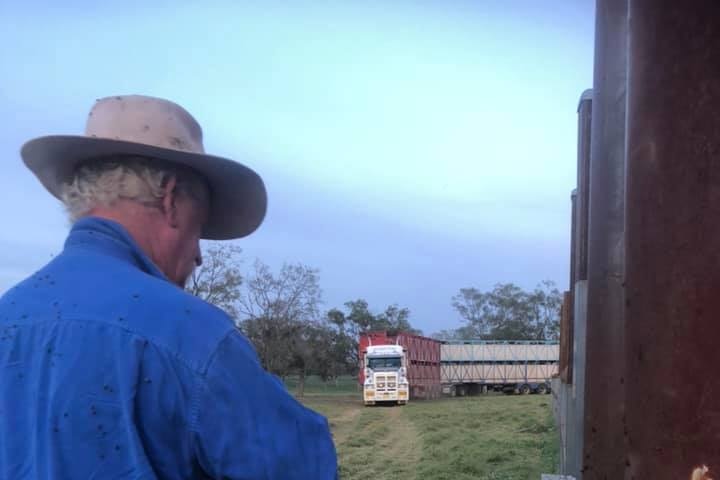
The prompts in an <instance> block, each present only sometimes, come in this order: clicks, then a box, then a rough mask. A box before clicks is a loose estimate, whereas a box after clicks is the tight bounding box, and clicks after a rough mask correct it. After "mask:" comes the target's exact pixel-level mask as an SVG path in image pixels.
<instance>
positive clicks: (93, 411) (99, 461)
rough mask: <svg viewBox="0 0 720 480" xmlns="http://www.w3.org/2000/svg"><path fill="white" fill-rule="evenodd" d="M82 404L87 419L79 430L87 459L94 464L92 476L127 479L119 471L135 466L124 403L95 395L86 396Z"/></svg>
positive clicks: (124, 471) (123, 471)
mask: <svg viewBox="0 0 720 480" xmlns="http://www.w3.org/2000/svg"><path fill="white" fill-rule="evenodd" d="M82 405H83V409H84V412H81V417H84V420H83V421H81V424H80V426H79V427H80V428H79V432H78V433H79V435H80V440H81V442H82V444H83V445H84V446H85V448H84V450H85V451H86V454H87V457H86V458H87V461H90V462H92V464H94V465H93V466H92V468H91V469H90V471H92V472H93V474H92V475H91V476H90V478H93V479H94V478H98V479H100V478H126V477H125V476H124V475H123V476H119V474H120V473H124V474H127V473H131V472H132V471H134V470H135V469H134V468H133V462H132V461H131V460H129V450H130V449H129V445H128V442H127V439H128V433H127V432H128V428H127V427H128V426H127V425H126V415H125V412H124V411H123V408H122V406H121V405H120V404H119V403H117V402H113V401H111V400H107V399H104V398H100V397H97V396H95V395H87V396H85V397H84V401H83V402H82ZM91 459H92V460H91ZM128 470H129V471H128ZM128 478H132V477H128Z"/></svg>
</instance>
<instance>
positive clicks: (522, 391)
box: [520, 383, 532, 395]
mask: <svg viewBox="0 0 720 480" xmlns="http://www.w3.org/2000/svg"><path fill="white" fill-rule="evenodd" d="M530 392H532V388H530V385H528V384H527V383H526V384H525V385H523V386H522V387H520V394H521V395H530Z"/></svg>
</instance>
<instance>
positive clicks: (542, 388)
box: [537, 383, 548, 395]
mask: <svg viewBox="0 0 720 480" xmlns="http://www.w3.org/2000/svg"><path fill="white" fill-rule="evenodd" d="M537 393H538V395H545V394H546V393H548V388H547V385H545V384H544V383H541V384H540V385H538V388H537Z"/></svg>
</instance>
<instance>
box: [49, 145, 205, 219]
mask: <svg viewBox="0 0 720 480" xmlns="http://www.w3.org/2000/svg"><path fill="white" fill-rule="evenodd" d="M173 177H174V178H175V179H176V182H177V186H176V189H177V191H178V192H179V193H182V194H185V195H188V196H190V197H191V198H193V199H195V200H196V201H198V202H209V189H208V186H207V183H206V182H205V180H204V179H203V178H202V177H201V176H200V175H199V174H197V173H195V172H194V171H193V170H191V169H190V168H187V167H183V166H180V165H176V164H169V163H167V162H162V161H160V160H155V159H147V158H143V157H111V158H102V159H96V160H89V161H86V162H83V163H82V164H81V165H80V166H79V167H78V168H76V169H75V172H74V174H73V176H72V178H71V179H69V181H68V182H66V183H65V184H64V185H63V189H62V193H61V199H62V202H63V203H64V204H65V208H66V209H67V211H68V214H69V215H70V220H71V221H73V222H74V221H76V220H77V219H79V218H80V217H83V216H85V215H87V214H88V213H89V212H90V211H91V210H92V209H93V208H94V207H97V206H102V207H110V206H112V205H113V204H114V203H115V202H117V201H118V200H120V199H124V200H132V201H134V202H137V203H140V204H142V205H145V206H147V207H159V206H160V205H161V202H162V198H163V196H164V187H165V185H167V182H168V181H169V180H170V178H173Z"/></svg>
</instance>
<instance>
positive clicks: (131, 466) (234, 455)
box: [0, 217, 337, 480]
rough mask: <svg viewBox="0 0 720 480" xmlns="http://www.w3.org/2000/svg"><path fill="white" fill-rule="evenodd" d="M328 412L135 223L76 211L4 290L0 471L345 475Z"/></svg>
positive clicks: (2, 474)
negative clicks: (293, 385) (261, 353)
mask: <svg viewBox="0 0 720 480" xmlns="http://www.w3.org/2000/svg"><path fill="white" fill-rule="evenodd" d="M336 462H337V461H336V455H335V448H334V446H333V442H332V438H331V435H330V432H329V429H328V424H327V421H326V419H325V418H324V417H322V416H320V415H318V414H316V413H314V412H312V411H311V410H308V409H306V408H305V407H303V406H302V405H300V404H299V403H298V402H297V401H296V400H295V399H294V398H292V396H290V395H289V394H288V393H287V392H286V391H285V389H284V387H283V386H282V384H281V383H280V382H279V381H278V380H277V379H276V378H275V377H272V376H271V375H269V374H267V373H266V372H265V371H264V370H263V369H262V367H261V366H260V364H259V362H258V359H257V355H256V354H255V351H254V349H253V348H252V346H251V345H250V344H249V343H248V341H247V340H246V339H245V338H244V337H243V336H242V335H241V334H240V333H239V332H238V330H237V328H235V326H234V324H233V322H232V320H231V319H230V318H229V317H228V316H227V315H226V314H225V313H224V312H223V311H222V310H220V309H218V308H216V307H214V306H212V305H210V304H208V303H206V302H203V301H202V300H200V299H198V298H196V297H194V296H192V295H190V294H188V293H186V292H185V291H183V290H182V289H180V288H178V287H176V286H174V285H173V284H171V283H170V282H169V281H168V280H167V278H166V277H165V276H164V275H163V274H162V273H161V272H160V271H159V270H158V268H157V267H156V266H155V265H154V264H153V263H152V262H151V261H150V260H149V259H148V257H147V256H145V254H144V253H143V252H142V251H141V250H140V248H139V247H138V246H137V244H136V243H135V242H134V241H133V239H132V238H131V237H130V235H129V234H128V233H127V231H126V230H125V229H124V228H123V227H121V226H120V225H118V224H117V223H114V222H110V221H107V220H103V219H99V218H92V217H91V218H85V219H82V220H80V221H78V222H77V223H76V224H75V225H74V227H73V228H72V231H71V232H70V235H69V237H68V239H67V241H66V243H65V248H64V250H63V252H62V253H61V254H60V255H58V256H57V257H56V258H55V259H54V260H52V261H51V262H50V263H49V264H48V265H47V266H46V267H44V268H43V269H42V270H40V271H39V272H37V273H36V274H35V275H33V276H32V277H30V278H29V279H27V280H25V281H24V282H22V283H20V284H19V285H17V286H16V287H14V288H12V289H11V290H10V291H8V292H7V293H6V294H5V295H4V296H3V297H2V299H0V479H2V480H15V479H33V480H35V479H69V480H80V479H189V478H218V479H219V478H222V479H283V480H285V479H334V478H336V475H337V463H336Z"/></svg>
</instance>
